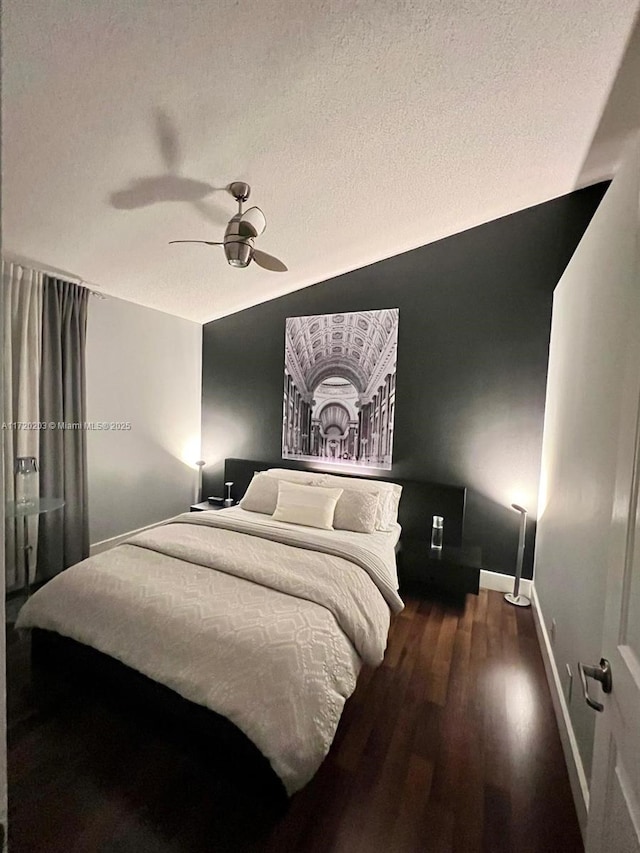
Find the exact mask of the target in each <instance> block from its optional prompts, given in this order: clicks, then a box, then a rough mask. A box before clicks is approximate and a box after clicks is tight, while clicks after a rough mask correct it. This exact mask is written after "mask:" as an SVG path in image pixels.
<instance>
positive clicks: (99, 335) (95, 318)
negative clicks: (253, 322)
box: [87, 297, 202, 545]
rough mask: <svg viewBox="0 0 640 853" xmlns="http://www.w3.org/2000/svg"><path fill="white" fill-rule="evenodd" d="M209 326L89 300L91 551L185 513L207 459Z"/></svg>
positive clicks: (117, 302)
mask: <svg viewBox="0 0 640 853" xmlns="http://www.w3.org/2000/svg"><path fill="white" fill-rule="evenodd" d="M201 357H202V327H201V326H200V325H199V324H197V323H192V322H190V321H189V320H182V319H180V318H178V317H173V316H171V315H170V314H164V313H163V312H161V311H155V310H153V309H151V308H144V307H142V306H140V305H135V304H133V303H132V302H126V301H125V300H123V299H115V298H114V297H109V298H107V299H105V300H98V299H95V298H93V297H92V299H91V302H90V305H89V319H88V324H87V419H88V420H89V421H108V422H112V421H120V422H127V421H128V422H131V427H132V428H131V430H130V431H97V430H90V431H89V432H88V433H87V464H88V472H89V524H90V541H91V544H92V545H93V544H95V543H96V542H100V541H102V540H104V539H110V538H111V537H113V536H119V535H120V534H123V533H127V532H128V531H130V530H136V529H137V528H139V527H144V526H145V525H148V524H152V523H154V522H156V521H162V520H163V519H165V518H170V517H171V516H173V515H176V514H177V513H179V512H184V511H186V510H187V509H188V508H189V504H190V503H192V502H193V498H194V490H195V484H196V474H197V472H196V469H195V468H194V467H193V463H194V462H195V461H196V460H197V459H198V458H199V456H200V375H201Z"/></svg>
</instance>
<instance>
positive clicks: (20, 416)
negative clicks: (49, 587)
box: [2, 260, 44, 592]
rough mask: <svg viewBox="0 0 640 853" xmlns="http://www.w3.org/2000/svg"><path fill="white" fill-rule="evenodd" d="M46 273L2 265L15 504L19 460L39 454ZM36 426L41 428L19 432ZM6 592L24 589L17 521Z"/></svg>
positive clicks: (6, 440)
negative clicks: (17, 457)
mask: <svg viewBox="0 0 640 853" xmlns="http://www.w3.org/2000/svg"><path fill="white" fill-rule="evenodd" d="M43 279H44V276H43V275H42V273H40V272H37V271H36V270H32V269H28V268H26V267H23V266H21V265H20V264H13V263H9V262H8V261H5V260H2V308H3V315H2V316H3V319H4V352H3V371H4V376H3V379H4V382H3V394H4V401H3V404H4V417H5V422H4V423H3V429H2V452H3V457H4V459H3V461H4V466H3V467H4V496H5V500H6V501H13V500H14V499H15V477H14V471H15V459H16V456H35V457H36V458H39V455H40V447H39V443H40V435H41V433H40V430H38V429H37V425H38V423H39V422H40V398H39V385H40V360H41V334H42V299H43ZM18 424H20V425H21V426H22V427H25V425H35V426H36V428H33V429H29V428H20V427H18V426H17V425H18ZM28 523H29V542H30V544H31V545H34V546H35V544H36V541H37V537H38V517H37V516H35V515H34V516H31V517H30V518H29V520H28ZM5 524H6V527H5V571H6V589H7V592H11V591H12V590H14V589H16V588H17V587H19V586H23V585H24V581H25V577H26V576H25V571H26V570H27V567H26V566H25V565H24V550H23V545H24V543H23V541H22V536H23V525H22V523H18V524H16V520H15V518H7V519H6V521H5ZM35 554H36V548H35V547H34V548H33V549H32V551H31V557H30V561H29V562H30V565H29V567H28V571H29V576H30V578H31V579H32V580H33V578H34V575H35Z"/></svg>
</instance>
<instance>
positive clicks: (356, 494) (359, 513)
mask: <svg viewBox="0 0 640 853" xmlns="http://www.w3.org/2000/svg"><path fill="white" fill-rule="evenodd" d="M379 503H380V495H379V494H374V493H372V492H361V491H358V490H357V489H345V490H344V491H343V492H342V494H341V496H340V499H339V500H338V503H337V504H336V511H335V515H334V516H333V526H334V528H335V529H336V530H353V531H354V532H355V533H374V532H375V529H376V514H377V512H378V505H379Z"/></svg>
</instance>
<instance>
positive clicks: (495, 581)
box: [480, 569, 531, 598]
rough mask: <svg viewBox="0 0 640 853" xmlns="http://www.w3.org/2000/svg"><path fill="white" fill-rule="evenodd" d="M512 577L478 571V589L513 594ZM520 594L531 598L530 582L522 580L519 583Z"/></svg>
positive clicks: (485, 570)
mask: <svg viewBox="0 0 640 853" xmlns="http://www.w3.org/2000/svg"><path fill="white" fill-rule="evenodd" d="M513 581H514V577H513V575H502V574H500V572H489V571H487V569H481V571H480V589H494V590H496V592H513ZM520 592H521V594H522V595H526V596H527V598H530V597H531V581H530V580H526V579H525V578H523V579H522V580H521V581H520Z"/></svg>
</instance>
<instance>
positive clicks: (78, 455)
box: [37, 275, 89, 580]
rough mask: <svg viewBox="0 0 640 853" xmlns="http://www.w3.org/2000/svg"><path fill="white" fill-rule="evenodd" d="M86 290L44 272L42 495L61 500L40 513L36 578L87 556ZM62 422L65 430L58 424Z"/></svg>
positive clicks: (87, 299) (47, 575)
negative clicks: (58, 507)
mask: <svg viewBox="0 0 640 853" xmlns="http://www.w3.org/2000/svg"><path fill="white" fill-rule="evenodd" d="M88 301H89V291H88V290H87V289H86V288H85V287H81V286H80V285H77V284H72V283H71V282H68V281H61V280H60V279H56V278H50V277H49V276H47V275H45V276H44V288H43V311H42V372H41V377H40V419H41V420H42V421H44V422H47V423H49V422H53V423H54V424H55V428H54V429H46V430H43V431H42V433H41V435H40V496H41V497H49V498H60V497H61V498H64V501H65V505H64V509H63V511H59V510H57V511H55V512H51V513H45V514H43V515H41V516H40V536H39V539H38V572H37V578H38V580H46V579H48V578H50V577H52V576H53V575H55V574H58V572H61V571H62V570H63V569H65V568H67V566H71V565H73V564H74V563H77V562H79V561H80V560H83V559H84V558H85V557H88V556H89V516H88V506H87V504H88V501H87V453H86V431H85V428H84V427H85V419H86V393H85V385H86V381H85V347H86V331H87V307H88ZM61 424H65V427H66V428H61V426H60V425H61Z"/></svg>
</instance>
